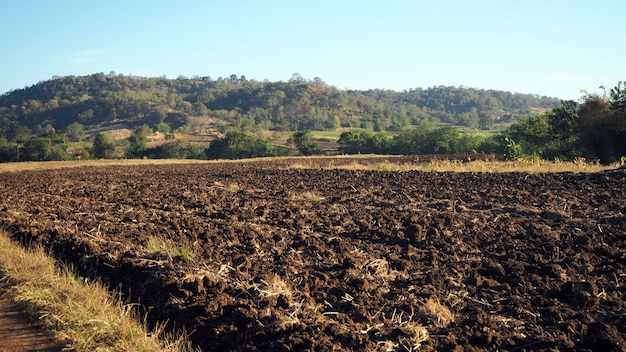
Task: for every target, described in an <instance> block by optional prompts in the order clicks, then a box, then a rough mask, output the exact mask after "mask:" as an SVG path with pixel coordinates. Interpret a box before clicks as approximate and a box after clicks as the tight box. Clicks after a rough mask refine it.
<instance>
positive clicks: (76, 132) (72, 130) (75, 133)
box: [67, 122, 86, 142]
mask: <svg viewBox="0 0 626 352" xmlns="http://www.w3.org/2000/svg"><path fill="white" fill-rule="evenodd" d="M85 136H86V133H85V126H83V125H81V124H80V123H78V122H74V123H71V124H69V125H68V126H67V137H68V138H69V140H70V141H72V142H81V141H82V140H83V139H85Z"/></svg>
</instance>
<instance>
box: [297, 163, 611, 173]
mask: <svg viewBox="0 0 626 352" xmlns="http://www.w3.org/2000/svg"><path fill="white" fill-rule="evenodd" d="M618 167H619V163H615V164H611V165H601V164H599V163H588V162H586V161H582V160H577V161H546V160H516V161H482V160H477V161H470V162H464V161H459V160H433V161H429V162H424V163H416V164H402V163H394V162H389V161H382V162H374V163H371V162H368V161H367V160H363V161H362V162H353V163H351V164H348V165H337V166H332V167H331V168H334V169H345V170H374V171H425V172H484V173H504V172H527V173H558V172H572V173H582V172H601V171H606V170H614V169H616V168H618ZM294 168H301V169H302V168H305V165H303V164H296V165H295V166H294Z"/></svg>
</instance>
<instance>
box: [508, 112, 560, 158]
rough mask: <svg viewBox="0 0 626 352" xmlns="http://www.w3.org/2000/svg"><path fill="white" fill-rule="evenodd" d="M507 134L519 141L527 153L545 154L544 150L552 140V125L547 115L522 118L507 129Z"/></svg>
mask: <svg viewBox="0 0 626 352" xmlns="http://www.w3.org/2000/svg"><path fill="white" fill-rule="evenodd" d="M505 135H506V136H507V137H509V138H510V139H511V140H514V141H517V142H516V143H517V144H519V146H520V148H522V150H524V152H525V153H526V154H529V155H533V154H534V155H537V156H543V154H544V150H546V147H547V145H548V143H549V142H550V141H551V140H552V137H551V135H550V125H549V124H548V121H547V119H546V116H545V115H542V116H530V117H525V118H522V119H520V120H519V121H518V122H516V123H514V124H512V125H511V126H510V127H509V128H508V129H507V130H506V131H505Z"/></svg>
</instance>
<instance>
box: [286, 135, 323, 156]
mask: <svg viewBox="0 0 626 352" xmlns="http://www.w3.org/2000/svg"><path fill="white" fill-rule="evenodd" d="M291 141H292V142H293V144H295V145H296V148H298V151H299V152H300V154H302V155H320V154H323V151H322V149H321V148H320V146H319V144H317V143H315V142H313V135H312V134H311V131H299V132H296V133H294V134H293V136H292V137H291Z"/></svg>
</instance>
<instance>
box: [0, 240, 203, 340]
mask: <svg viewBox="0 0 626 352" xmlns="http://www.w3.org/2000/svg"><path fill="white" fill-rule="evenodd" d="M0 270H1V271H2V273H3V276H4V278H3V280H8V282H10V283H11V285H12V288H11V289H10V292H11V295H12V297H13V299H14V300H15V301H19V302H23V303H24V304H25V305H26V306H27V307H28V308H29V310H30V311H31V314H32V315H33V316H35V317H36V318H38V319H39V321H40V322H41V324H42V325H43V327H44V328H45V329H47V330H49V331H51V332H52V333H53V335H54V336H55V338H56V339H57V340H59V341H63V342H64V343H67V345H68V349H69V350H72V351H79V352H80V351H191V350H192V348H191V347H190V344H189V343H188V342H187V341H186V339H185V338H184V337H182V338H173V337H172V336H166V334H165V333H164V331H163V329H162V328H157V329H156V330H155V331H152V332H150V331H148V330H147V328H146V327H145V325H144V324H142V323H141V322H140V321H139V320H138V319H137V317H136V316H135V314H134V309H133V306H132V305H127V304H123V303H122V302H121V301H120V300H119V299H118V298H117V297H116V296H115V295H112V294H111V293H110V292H109V291H108V290H107V289H106V288H105V287H104V286H103V285H102V284H100V283H98V282H86V281H85V280H84V279H81V278H78V277H76V276H75V275H74V274H73V273H72V272H71V271H70V270H69V269H68V268H67V267H65V266H63V265H59V263H57V262H55V261H54V260H53V259H52V258H50V257H49V256H48V255H47V254H46V253H45V251H44V250H43V249H42V248H35V249H33V250H26V249H24V248H22V247H20V246H19V245H17V244H16V243H14V242H13V241H11V239H10V238H9V236H8V235H7V233H6V232H5V231H0Z"/></svg>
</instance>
